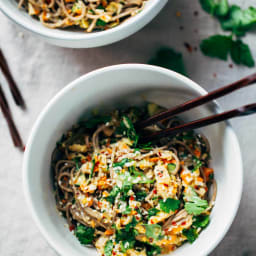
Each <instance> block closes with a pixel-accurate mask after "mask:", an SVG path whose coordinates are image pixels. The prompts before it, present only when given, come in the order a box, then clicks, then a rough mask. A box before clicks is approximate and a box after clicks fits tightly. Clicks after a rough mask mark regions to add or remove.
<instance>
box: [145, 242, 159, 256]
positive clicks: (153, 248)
mask: <svg viewBox="0 0 256 256" xmlns="http://www.w3.org/2000/svg"><path fill="white" fill-rule="evenodd" d="M146 252H147V256H155V255H159V254H160V253H161V248H160V247H159V246H157V245H153V244H152V245H148V246H146Z"/></svg>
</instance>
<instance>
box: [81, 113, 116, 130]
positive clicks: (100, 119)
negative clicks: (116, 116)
mask: <svg viewBox="0 0 256 256" xmlns="http://www.w3.org/2000/svg"><path fill="white" fill-rule="evenodd" d="M110 120H111V116H96V117H92V118H90V119H89V120H86V121H84V120H80V122H79V124H80V125H82V126H84V127H85V128H88V129H93V128H95V127H96V126H97V125H99V124H105V123H107V122H109V121H110Z"/></svg>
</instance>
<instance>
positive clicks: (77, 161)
mask: <svg viewBox="0 0 256 256" xmlns="http://www.w3.org/2000/svg"><path fill="white" fill-rule="evenodd" d="M72 160H73V161H74V162H75V164H76V170H79V169H80V166H81V157H79V156H77V157H75V158H73V159H72Z"/></svg>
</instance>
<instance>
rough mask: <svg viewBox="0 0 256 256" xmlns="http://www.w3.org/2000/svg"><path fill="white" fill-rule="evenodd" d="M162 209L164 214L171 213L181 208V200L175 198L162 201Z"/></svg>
mask: <svg viewBox="0 0 256 256" xmlns="http://www.w3.org/2000/svg"><path fill="white" fill-rule="evenodd" d="M159 203H160V209H161V210H162V211H164V212H167V213H169V212H170V211H173V212H174V211H175V210H177V209H179V207H180V200H176V199H173V198H167V199H166V200H160V201H159Z"/></svg>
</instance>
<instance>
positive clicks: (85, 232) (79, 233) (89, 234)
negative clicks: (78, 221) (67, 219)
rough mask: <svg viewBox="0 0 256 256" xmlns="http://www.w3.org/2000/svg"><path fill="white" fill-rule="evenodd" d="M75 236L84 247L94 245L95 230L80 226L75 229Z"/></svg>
mask: <svg viewBox="0 0 256 256" xmlns="http://www.w3.org/2000/svg"><path fill="white" fill-rule="evenodd" d="M75 236H76V237H77V238H78V240H79V242H80V243H81V244H83V245H86V244H92V241H93V239H94V228H91V227H86V226H83V225H79V226H77V227H76V229H75Z"/></svg>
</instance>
